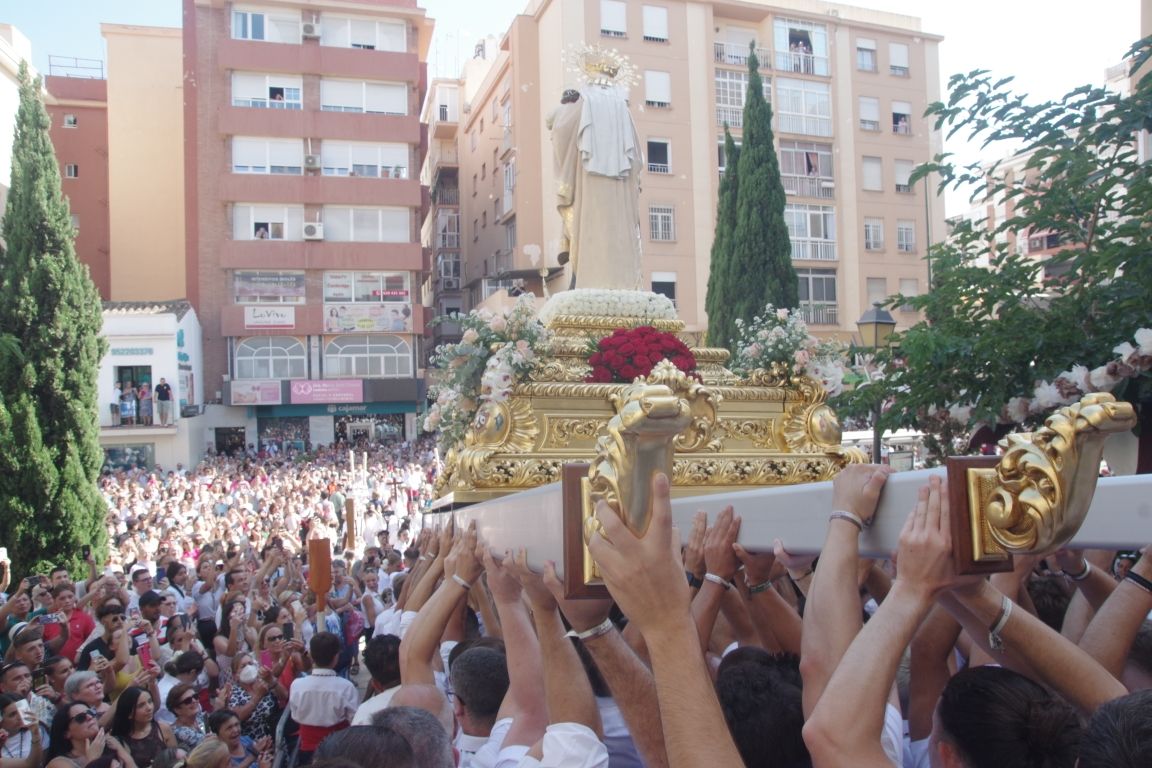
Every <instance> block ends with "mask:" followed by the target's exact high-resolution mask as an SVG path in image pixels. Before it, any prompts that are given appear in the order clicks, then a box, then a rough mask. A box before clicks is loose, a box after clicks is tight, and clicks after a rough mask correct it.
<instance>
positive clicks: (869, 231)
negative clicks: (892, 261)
mask: <svg viewBox="0 0 1152 768" xmlns="http://www.w3.org/2000/svg"><path fill="white" fill-rule="evenodd" d="M883 249H884V219H870V218H866V219H864V250H866V251H881V250H883Z"/></svg>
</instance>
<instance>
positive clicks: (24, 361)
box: [0, 64, 106, 576]
mask: <svg viewBox="0 0 1152 768" xmlns="http://www.w3.org/2000/svg"><path fill="white" fill-rule="evenodd" d="M2 231H3V236H4V242H5V249H4V251H3V254H2V256H0V295H3V296H4V301H2V302H0V334H4V336H5V338H6V339H7V342H6V343H4V344H0V531H3V534H2V543H4V544H6V545H7V547H8V553H9V556H10V557H11V558H12V562H13V571H14V573H15V574H16V575H17V576H19V575H21V574H28V573H31V572H32V571H33V570H38V569H41V568H43V567H44V566H46V565H48V564H55V563H62V564H65V565H69V566H72V567H77V566H79V564H80V562H81V559H80V545H82V544H91V545H93V549H94V550H96V552H97V553H102V552H103V550H104V539H105V530H104V521H105V516H106V506H105V504H104V502H103V500H102V498H101V496H100V493H99V491H98V489H97V487H96V480H97V477H98V475H99V472H100V467H101V464H102V462H103V455H102V451H101V448H100V444H99V439H98V436H99V423H98V417H97V388H96V378H97V371H98V369H99V364H100V359H101V357H102V356H103V354H104V351H105V346H106V344H105V342H104V340H103V339H102V338H101V336H100V331H101V309H100V297H99V294H98V293H97V291H96V287H95V286H94V285H93V283H92V281H91V280H90V279H89V277H88V269H87V267H85V266H84V265H82V264H81V263H80V262H79V261H78V260H77V259H76V253H75V250H74V247H73V229H72V225H71V220H70V216H69V211H68V203H67V201H66V200H65V199H64V196H63V194H62V193H61V190H60V171H59V168H58V167H57V164H56V157H55V154H54V153H53V151H52V143H51V140H50V139H49V137H48V113H47V112H46V110H45V109H44V105H43V103H42V102H41V100H40V81H39V78H37V79H36V81H35V82H32V81H30V79H29V75H28V70H27V66H26V65H23V64H22V65H21V69H20V108H19V111H18V112H17V115H16V132H15V141H14V143H13V148H12V183H11V189H10V191H9V196H8V204H7V207H6V209H5V211H4V220H3V229H2Z"/></svg>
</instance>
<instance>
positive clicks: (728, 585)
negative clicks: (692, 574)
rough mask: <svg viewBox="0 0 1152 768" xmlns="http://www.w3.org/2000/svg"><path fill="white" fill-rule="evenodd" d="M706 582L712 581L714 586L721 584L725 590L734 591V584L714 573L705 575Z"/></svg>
mask: <svg viewBox="0 0 1152 768" xmlns="http://www.w3.org/2000/svg"><path fill="white" fill-rule="evenodd" d="M704 581H710V582H712V583H713V584H719V585H720V586H722V587H724V589H732V582H730V581H728V580H727V579H725V578H724V577H723V576H717V575H716V574H714V573H706V574H704Z"/></svg>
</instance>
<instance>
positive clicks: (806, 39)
mask: <svg viewBox="0 0 1152 768" xmlns="http://www.w3.org/2000/svg"><path fill="white" fill-rule="evenodd" d="M773 32H774V36H775V44H776V69H778V70H781V71H784V72H802V73H804V74H806V75H822V76H824V77H827V76H828V73H829V69H828V30H827V28H826V27H825V26H824V25H823V24H817V23H816V22H812V21H802V20H800V19H779V18H778V19H776V21H775V22H773Z"/></svg>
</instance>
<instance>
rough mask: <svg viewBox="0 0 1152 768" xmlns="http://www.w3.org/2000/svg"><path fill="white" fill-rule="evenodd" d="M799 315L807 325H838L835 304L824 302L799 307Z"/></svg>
mask: <svg viewBox="0 0 1152 768" xmlns="http://www.w3.org/2000/svg"><path fill="white" fill-rule="evenodd" d="M800 315H801V317H803V318H804V322H806V323H808V324H809V325H839V324H840V321H839V320H838V319H837V317H838V312H837V309H836V305H835V304H829V303H825V302H821V303H816V302H813V303H810V304H801V305H800Z"/></svg>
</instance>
